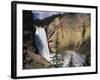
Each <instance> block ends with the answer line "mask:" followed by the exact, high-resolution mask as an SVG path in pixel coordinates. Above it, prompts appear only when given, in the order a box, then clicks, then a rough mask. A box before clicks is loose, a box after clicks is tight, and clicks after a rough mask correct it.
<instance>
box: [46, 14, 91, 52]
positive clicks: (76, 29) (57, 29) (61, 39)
mask: <svg viewBox="0 0 100 80" xmlns="http://www.w3.org/2000/svg"><path fill="white" fill-rule="evenodd" d="M90 24H91V20H90V14H78V13H77V14H74V13H70V14H63V15H62V16H61V17H56V18H55V19H54V20H53V21H52V22H51V23H50V24H49V25H48V27H47V34H48V42H49V47H50V49H51V51H52V52H55V51H56V49H55V45H56V39H58V43H59V44H58V50H59V51H60V50H63V49H67V50H76V51H77V50H79V48H80V46H81V45H82V43H83V42H84V41H85V40H86V39H87V38H90V26H91V25H90Z"/></svg>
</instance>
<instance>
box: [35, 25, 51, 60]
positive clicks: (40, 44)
mask: <svg viewBox="0 0 100 80" xmlns="http://www.w3.org/2000/svg"><path fill="white" fill-rule="evenodd" d="M35 44H36V48H37V49H38V52H39V54H40V55H41V56H43V57H44V58H45V59H47V60H48V61H49V60H50V56H49V48H48V41H47V36H46V32H45V29H44V28H42V27H37V26H36V32H35Z"/></svg>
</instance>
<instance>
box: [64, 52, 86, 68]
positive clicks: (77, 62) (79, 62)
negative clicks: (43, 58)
mask: <svg viewBox="0 0 100 80" xmlns="http://www.w3.org/2000/svg"><path fill="white" fill-rule="evenodd" d="M63 58H64V65H63V66H64V67H67V66H69V63H70V60H71V58H72V65H73V66H75V67H79V66H83V63H85V56H84V55H79V54H78V53H76V52H75V51H66V52H65V55H64V57H63Z"/></svg>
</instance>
